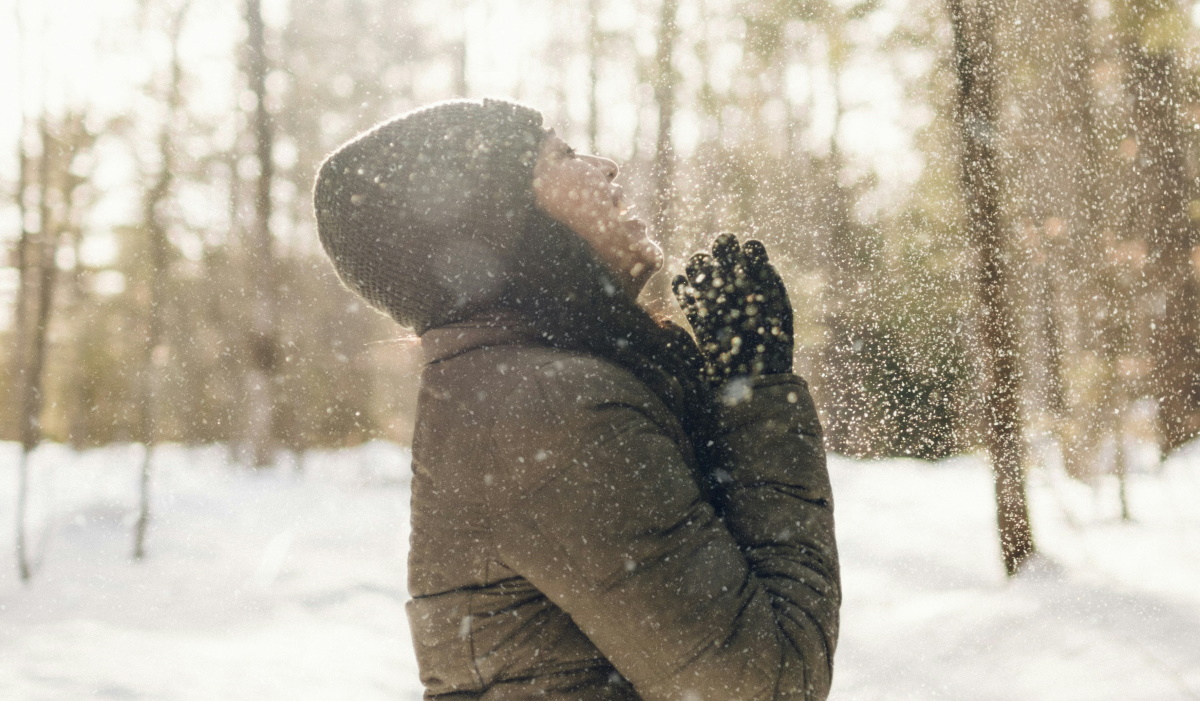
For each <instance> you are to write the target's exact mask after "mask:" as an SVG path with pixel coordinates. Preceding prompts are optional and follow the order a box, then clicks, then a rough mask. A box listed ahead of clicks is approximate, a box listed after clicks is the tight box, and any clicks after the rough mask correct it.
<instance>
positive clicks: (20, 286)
mask: <svg viewBox="0 0 1200 701" xmlns="http://www.w3.org/2000/svg"><path fill="white" fill-rule="evenodd" d="M17 27H18V30H17V31H18V37H20V36H21V29H22V27H21V18H20V16H19V15H18V17H17ZM22 51H23V48H19V49H18V54H19V55H20V53H21V52H22ZM18 74H19V75H20V74H21V72H20V71H18ZM17 94H18V95H21V94H22V91H18V92H17ZM26 131H27V124H26V118H25V110H24V107H23V106H22V109H21V123H20V128H19V131H18V132H17V163H18V173H17V191H16V204H17V216H18V219H19V226H20V227H21V235H20V238H19V239H18V240H17V275H18V278H17V299H16V308H15V310H14V314H13V317H14V320H13V324H14V326H15V327H16V328H15V336H16V350H15V352H14V353H13V373H12V376H13V378H14V379H15V380H16V381H17V383H18V386H19V387H20V390H19V391H18V392H16V393H15V394H16V396H17V397H19V398H20V406H19V407H18V411H17V416H18V420H19V421H20V428H19V429H18V430H19V435H20V438H21V459H20V461H19V462H18V464H17V503H16V524H15V526H16V534H15V535H16V538H15V540H16V558H17V571H18V573H19V574H20V576H21V581H23V582H25V581H29V577H30V575H31V574H32V573H31V571H30V569H29V556H28V553H27V551H26V545H25V510H26V505H27V501H28V494H29V449H28V448H26V428H25V424H26V420H25V415H24V411H25V385H27V384H28V383H29V374H28V370H29V302H30V297H31V296H32V278H33V270H32V262H31V261H30V248H31V247H32V246H33V236H32V234H31V233H30V231H29V227H28V226H27V222H28V216H29V203H28V200H27V197H28V194H29V185H30V183H29V177H30V175H29V154H28V153H27V152H26V150H25V135H26Z"/></svg>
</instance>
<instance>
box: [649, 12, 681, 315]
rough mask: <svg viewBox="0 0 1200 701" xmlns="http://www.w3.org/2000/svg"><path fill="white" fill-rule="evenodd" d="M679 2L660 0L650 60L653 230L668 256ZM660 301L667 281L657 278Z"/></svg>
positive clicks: (672, 227) (671, 229)
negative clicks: (654, 109) (654, 117)
mask: <svg viewBox="0 0 1200 701" xmlns="http://www.w3.org/2000/svg"><path fill="white" fill-rule="evenodd" d="M678 14H679V0H662V4H661V5H660V7H659V17H658V49H657V52H656V54H655V58H654V102H655V104H656V105H657V106H658V134H657V138H656V141H655V146H654V230H655V232H656V233H657V235H658V241H659V243H660V244H661V245H662V248H663V252H664V253H667V254H669V252H670V246H671V244H672V239H673V238H674V233H675V210H674V200H675V149H674V147H673V145H672V135H673V132H674V121H675V41H676V39H677V38H678V36H679V25H678ZM658 277H659V278H660V287H661V288H662V290H663V294H664V298H667V297H669V296H668V295H667V294H666V292H665V291H666V289H667V285H668V284H669V281H667V280H666V278H667V277H669V276H666V275H659V276H658Z"/></svg>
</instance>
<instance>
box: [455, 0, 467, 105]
mask: <svg viewBox="0 0 1200 701" xmlns="http://www.w3.org/2000/svg"><path fill="white" fill-rule="evenodd" d="M467 2H468V0H461V1H460V2H457V3H455V5H454V11H455V12H457V13H458V17H459V22H460V26H461V27H462V36H460V37H459V38H458V41H456V42H454V45H453V46H452V47H451V51H452V52H453V54H454V95H455V96H456V97H466V96H467V94H468V90H469V89H470V87H471V86H470V83H469V81H468V79H467Z"/></svg>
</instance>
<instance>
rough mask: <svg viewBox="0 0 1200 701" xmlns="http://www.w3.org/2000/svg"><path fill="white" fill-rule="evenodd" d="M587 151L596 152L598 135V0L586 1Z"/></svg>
mask: <svg viewBox="0 0 1200 701" xmlns="http://www.w3.org/2000/svg"><path fill="white" fill-rule="evenodd" d="M587 13H588V124H587V130H588V149H589V150H590V151H591V152H592V153H596V152H597V150H598V145H597V141H598V140H599V135H600V108H599V107H598V105H597V99H596V86H597V84H598V83H599V80H600V79H599V74H600V46H601V43H602V42H601V39H602V38H601V36H600V24H599V20H598V19H597V15H599V14H600V0H588V4H587Z"/></svg>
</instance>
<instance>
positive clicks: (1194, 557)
mask: <svg viewBox="0 0 1200 701" xmlns="http://www.w3.org/2000/svg"><path fill="white" fill-rule="evenodd" d="M16 455H17V448H16V446H15V445H13V444H0V475H2V476H0V524H2V526H3V529H2V532H0V699H2V700H4V701H10V700H20V701H25V700H37V701H41V700H46V701H51V700H53V701H59V700H63V699H67V700H69V699H154V700H160V699H161V700H183V699H187V700H197V701H199V700H204V701H212V700H230V701H233V700H241V699H246V700H249V699H254V700H256V701H263V700H274V699H286V700H289V701H290V700H309V699H331V700H342V699H355V700H364V701H366V700H373V699H401V700H403V701H410V700H413V699H418V698H419V697H420V691H419V689H420V684H419V682H418V680H417V677H416V665H415V662H414V661H413V659H412V653H411V647H410V643H409V640H408V628H407V625H406V623H405V619H404V599H405V572H404V561H405V549H406V544H407V538H408V525H407V511H408V485H407V472H408V465H407V454H406V453H405V452H404V451H403V450H401V449H398V448H395V447H393V446H389V445H386V444H380V443H375V444H368V445H365V446H361V447H359V448H355V449H351V450H345V451H339V452H322V453H310V454H308V455H306V456H305V457H304V459H303V462H302V464H299V465H298V464H296V463H295V461H294V460H293V461H286V462H284V463H283V464H281V465H280V466H279V469H276V470H273V471H268V472H262V473H254V472H251V471H249V470H245V469H241V468H235V467H231V466H230V464H231V460H230V457H229V456H228V455H227V454H226V452H225V451H224V450H223V449H221V448H203V449H191V450H184V449H180V448H174V447H167V448H164V449H162V451H161V452H160V460H159V467H158V472H157V475H156V478H155V509H156V511H157V520H156V521H155V523H154V526H153V529H152V531H151V537H150V539H149V543H148V549H149V556H148V558H147V559H146V560H145V561H143V562H140V563H133V562H130V560H129V558H128V553H129V549H130V533H131V526H132V516H131V514H132V512H133V508H134V505H135V503H136V494H135V485H136V472H137V466H138V463H139V460H140V456H141V449H140V447H138V446H114V447H110V448H106V449H103V450H95V451H87V452H83V453H74V452H71V451H69V450H67V449H65V448H62V447H60V446H54V445H49V446H45V447H43V448H42V449H40V450H39V452H38V453H37V454H36V455H35V458H34V460H35V462H34V483H33V489H32V492H31V499H32V502H31V512H30V524H31V534H32V541H33V549H34V555H35V559H36V567H37V572H36V576H35V579H34V581H33V582H32V583H31V584H30V585H28V586H22V585H21V584H20V583H19V581H18V580H17V577H16V574H15V571H16V569H15V564H14V560H13V556H12V551H13V543H12V532H11V524H12V523H13V493H14V488H15V464H16ZM1143 462H1144V461H1143ZM832 470H833V478H834V487H835V494H836V499H837V509H838V511H837V514H838V532H839V538H840V544H841V548H842V553H843V579H844V586H845V595H846V600H845V605H844V607H843V632H842V641H841V646H840V649H839V651H838V664H837V672H836V682H835V690H834V693H833V696H832V698H833V699H837V700H868V699H879V700H881V701H882V700H885V699H886V700H888V701H896V700H903V699H946V700H953V701H959V700H976V699H978V700H981V701H983V700H996V701H1000V700H1006V701H1008V700H1014V701H1031V700H1039V699H1045V700H1047V701H1050V700H1053V701H1071V700H1075V699H1078V700H1079V701H1105V700H1108V699H1112V700H1114V701H1115V700H1118V699H1120V700H1121V701H1138V700H1144V701H1175V700H1194V699H1200V445H1193V446H1191V447H1190V448H1189V449H1186V450H1185V451H1184V453H1183V454H1181V455H1179V456H1177V457H1176V458H1174V459H1173V460H1171V461H1170V462H1168V463H1167V464H1166V465H1165V466H1164V467H1163V468H1162V469H1161V472H1160V471H1159V468H1158V467H1157V466H1155V467H1153V468H1152V469H1151V468H1149V467H1145V468H1144V469H1143V471H1140V472H1138V473H1136V474H1134V475H1132V476H1131V484H1130V499H1131V504H1132V509H1133V513H1134V517H1135V521H1134V522H1133V523H1122V522H1121V521H1119V520H1118V519H1117V518H1115V516H1116V514H1117V513H1118V507H1117V499H1116V494H1115V486H1114V485H1112V484H1102V485H1100V487H1099V488H1098V489H1095V490H1093V489H1091V488H1088V487H1085V486H1083V485H1080V484H1078V483H1075V482H1071V481H1068V480H1067V479H1066V478H1065V477H1063V476H1062V475H1061V474H1060V473H1059V472H1058V471H1056V470H1054V469H1052V468H1042V469H1038V470H1035V471H1034V472H1033V474H1032V475H1031V490H1032V494H1031V499H1032V508H1033V514H1034V519H1035V522H1034V527H1035V535H1036V537H1037V539H1038V542H1039V545H1040V547H1041V549H1042V551H1043V553H1045V556H1046V559H1045V560H1044V561H1042V562H1041V563H1039V567H1037V568H1036V570H1035V571H1033V572H1030V573H1028V574H1026V575H1024V576H1022V577H1020V578H1019V579H1018V580H1017V581H1014V582H1007V581H1006V580H1005V578H1004V576H1003V574H1002V570H1001V568H1000V565H999V562H998V555H997V552H996V550H997V547H996V545H995V543H994V535H993V532H994V525H993V516H992V513H993V511H992V504H991V498H992V496H991V477H990V474H989V472H988V471H987V470H986V468H985V467H984V466H983V464H982V463H981V462H980V461H979V460H977V459H957V460H951V461H947V462H944V463H938V464H929V463H919V462H914V461H887V462H874V463H858V462H850V461H846V460H834V461H833V465H832Z"/></svg>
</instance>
